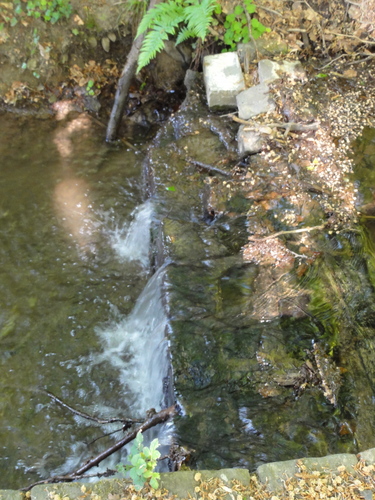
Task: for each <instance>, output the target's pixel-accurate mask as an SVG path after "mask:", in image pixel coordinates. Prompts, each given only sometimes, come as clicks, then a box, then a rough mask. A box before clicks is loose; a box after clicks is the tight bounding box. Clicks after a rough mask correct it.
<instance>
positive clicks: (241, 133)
mask: <svg viewBox="0 0 375 500" xmlns="http://www.w3.org/2000/svg"><path fill="white" fill-rule="evenodd" d="M237 142H238V153H239V154H240V155H241V156H243V155H245V154H255V153H259V152H260V151H261V150H262V148H263V146H264V144H265V139H264V137H263V136H262V134H260V133H259V132H257V131H255V130H254V129H252V128H250V127H248V126H247V125H241V126H240V128H239V129H238V133H237Z"/></svg>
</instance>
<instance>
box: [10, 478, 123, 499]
mask: <svg viewBox="0 0 375 500" xmlns="http://www.w3.org/2000/svg"><path fill="white" fill-rule="evenodd" d="M127 484H129V483H128V482H127V481H126V480H125V479H101V480H100V481H97V482H96V483H78V482H75V483H59V484H41V485H38V486H34V488H32V489H31V500H63V499H66V500H68V499H69V500H73V499H75V498H82V499H83V498H84V499H85V500H107V499H108V498H109V497H110V495H120V498H122V497H123V496H125V495H124V492H125V489H126V485H127ZM9 500H11V499H9ZM12 500H13V499H12Z"/></svg>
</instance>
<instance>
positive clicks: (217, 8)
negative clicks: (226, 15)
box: [214, 3, 222, 15]
mask: <svg viewBox="0 0 375 500" xmlns="http://www.w3.org/2000/svg"><path fill="white" fill-rule="evenodd" d="M221 12H222V8H221V5H220V4H219V3H217V4H216V7H215V9H214V13H215V14H216V15H219V14H221Z"/></svg>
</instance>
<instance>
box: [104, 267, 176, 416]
mask: <svg viewBox="0 0 375 500" xmlns="http://www.w3.org/2000/svg"><path fill="white" fill-rule="evenodd" d="M162 278H163V269H161V270H159V271H158V272H157V273H156V274H155V275H154V276H153V277H152V278H151V279H150V280H149V282H148V284H147V285H146V287H145V289H144V290H143V292H142V293H141V295H140V296H139V298H138V300H137V302H136V304H135V306H134V309H133V311H132V312H131V313H130V315H129V316H127V317H125V318H123V319H122V320H120V321H118V322H116V323H114V324H112V325H110V326H108V327H106V328H103V329H102V328H97V329H96V333H97V334H98V335H99V337H100V339H101V341H102V345H103V352H102V353H101V354H100V355H99V356H98V358H97V362H98V363H102V362H103V361H106V362H108V363H109V364H110V365H111V366H113V367H114V368H116V369H117V370H116V371H117V373H118V374H119V375H118V376H119V381H120V382H121V386H122V387H123V388H124V399H125V400H126V402H127V404H128V405H129V407H130V410H131V412H132V415H139V416H144V415H145V412H146V411H147V410H149V409H150V408H155V409H156V410H159V409H160V408H161V406H162V403H163V379H164V378H165V377H166V376H167V375H168V366H169V364H168V356H167V341H166V339H165V329H166V326H167V318H166V315H165V312H164V308H163V305H162V302H161V285H162Z"/></svg>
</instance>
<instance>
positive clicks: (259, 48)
mask: <svg viewBox="0 0 375 500" xmlns="http://www.w3.org/2000/svg"><path fill="white" fill-rule="evenodd" d="M288 51H289V47H288V44H287V43H285V41H281V40H274V39H265V38H258V40H257V41H256V42H255V41H252V40H250V42H248V43H239V44H237V54H238V57H239V59H240V63H241V64H245V72H247V71H248V68H247V64H249V63H251V62H252V61H254V60H255V59H257V57H258V56H257V53H258V54H259V55H260V56H261V57H272V56H275V55H280V54H287V53H288Z"/></svg>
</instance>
